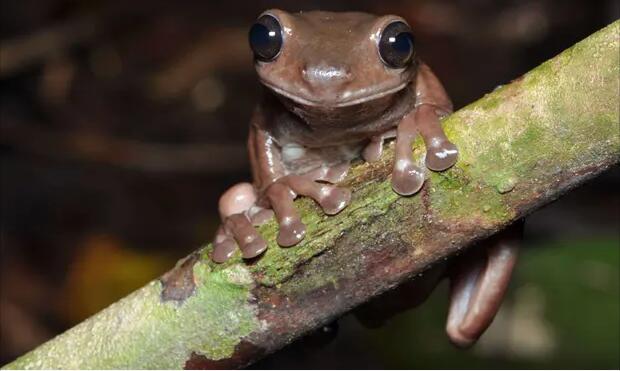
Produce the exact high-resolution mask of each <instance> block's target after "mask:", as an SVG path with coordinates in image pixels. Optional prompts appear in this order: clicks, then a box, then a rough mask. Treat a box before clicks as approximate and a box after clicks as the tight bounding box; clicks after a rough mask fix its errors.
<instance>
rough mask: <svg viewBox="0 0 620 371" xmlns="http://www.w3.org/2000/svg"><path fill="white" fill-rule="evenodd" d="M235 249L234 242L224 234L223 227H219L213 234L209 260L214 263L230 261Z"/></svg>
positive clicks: (235, 244)
mask: <svg viewBox="0 0 620 371" xmlns="http://www.w3.org/2000/svg"><path fill="white" fill-rule="evenodd" d="M236 249H237V243H236V242H235V240H234V239H233V238H232V237H231V236H230V235H228V234H227V233H226V230H225V229H224V226H220V227H219V228H218V230H217V232H216V233H215V239H214V240H213V251H211V259H212V260H213V261H214V262H216V263H224V262H225V261H226V260H228V259H230V257H231V256H232V254H233V253H234V252H235V250H236Z"/></svg>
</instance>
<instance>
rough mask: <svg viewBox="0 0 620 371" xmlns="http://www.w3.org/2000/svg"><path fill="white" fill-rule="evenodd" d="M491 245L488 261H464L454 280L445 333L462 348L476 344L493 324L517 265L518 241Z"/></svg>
mask: <svg viewBox="0 0 620 371" xmlns="http://www.w3.org/2000/svg"><path fill="white" fill-rule="evenodd" d="M488 244H489V245H488V246H487V247H486V249H485V251H486V257H485V256H484V254H482V255H477V256H470V257H468V259H463V260H462V261H460V262H459V264H460V266H459V267H457V269H456V271H455V273H454V274H453V275H452V276H451V281H452V297H451V303H450V311H449V314H448V322H447V325H446V331H447V333H448V336H449V337H450V340H452V342H453V343H455V344H456V345H458V346H461V347H468V346H470V345H472V344H473V343H474V342H476V340H477V339H478V338H479V337H480V335H482V333H484V331H485V330H486V329H487V327H489V325H490V324H491V322H492V321H493V318H494V317H495V315H496V314H497V311H498V310H499V307H500V305H501V303H502V300H503V298H504V294H505V293H506V289H507V288H508V283H509V282H510V277H511V275H512V271H513V268H514V266H515V263H516V261H517V255H518V247H519V239H518V238H511V237H506V236H502V237H501V238H497V239H494V240H492V241H489V242H488Z"/></svg>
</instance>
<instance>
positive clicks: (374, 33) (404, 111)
mask: <svg viewBox="0 0 620 371" xmlns="http://www.w3.org/2000/svg"><path fill="white" fill-rule="evenodd" d="M249 41H250V46H251V48H252V51H253V53H254V60H255V67H256V71H257V73H258V77H259V79H260V82H261V83H262V85H263V86H264V94H263V97H262V100H261V102H260V104H259V105H258V106H257V107H256V109H255V111H254V113H253V116H252V119H251V123H250V133H249V139H248V149H249V154H250V161H251V165H252V173H253V178H254V179H253V180H254V182H253V184H249V183H241V184H237V185H235V186H234V187H232V188H231V189H229V190H228V191H227V192H226V193H225V194H224V195H223V196H222V197H221V199H220V204H219V210H220V215H221V217H222V220H223V224H222V226H221V227H220V228H219V229H218V232H217V234H216V237H215V240H214V249H213V252H212V254H211V257H212V259H213V260H214V261H216V262H224V261H226V260H227V259H228V258H230V257H231V256H232V254H233V253H234V252H235V251H236V250H237V249H240V250H241V254H242V256H243V258H254V257H256V256H258V255H260V254H261V253H262V252H263V251H265V249H266V248H267V244H266V242H265V241H264V239H263V238H262V237H261V236H260V235H259V234H258V232H257V230H256V229H255V226H257V225H259V224H261V223H263V222H264V221H266V220H267V219H269V218H270V217H271V216H272V215H273V213H275V217H276V219H277V221H278V223H279V233H278V237H277V242H278V244H279V245H280V246H282V247H289V246H293V245H295V244H297V243H298V242H299V241H301V240H302V239H303V238H304V236H305V231H306V229H305V226H304V224H303V223H302V221H301V218H300V216H299V214H298V213H297V211H296V209H295V206H294V203H293V201H294V199H295V198H296V197H298V196H307V197H310V198H312V199H314V200H315V201H316V202H317V203H318V204H319V205H320V206H321V208H322V209H323V211H324V212H325V213H326V214H329V215H333V214H337V213H338V212H340V211H341V210H342V209H343V208H345V207H346V206H347V204H348V203H349V201H350V198H351V194H350V191H349V190H348V189H345V188H342V187H338V186H337V185H336V184H337V183H338V182H339V181H341V180H342V179H343V178H344V177H345V176H346V173H347V171H348V169H349V164H350V162H351V160H353V159H355V158H358V157H360V156H361V157H362V158H363V159H364V160H366V161H375V160H377V159H379V157H380V156H381V152H382V149H383V142H384V141H385V140H386V139H390V138H394V137H395V138H396V141H395V144H394V146H395V151H394V154H395V159H394V165H393V172H392V180H391V181H392V188H393V189H394V191H395V192H397V193H398V194H401V195H404V196H408V195H413V194H415V193H416V192H418V191H419V190H420V188H421V187H422V185H423V184H424V174H425V171H424V169H423V168H421V167H420V166H419V165H418V164H416V163H415V162H414V161H413V158H412V145H413V142H414V140H415V139H416V137H417V136H418V135H420V136H421V137H422V139H423V140H424V144H425V146H426V156H425V160H424V162H425V166H426V167H427V168H428V169H430V170H432V171H443V170H446V169H448V168H450V167H451V166H452V165H454V163H455V162H456V161H457V158H458V150H457V148H456V146H455V145H454V144H453V143H451V142H450V141H449V140H448V138H447V137H446V135H445V134H444V132H443V130H442V127H441V123H440V119H441V118H442V117H443V116H445V115H447V114H449V113H451V112H452V103H451V101H450V99H449V97H448V96H447V94H446V92H445V90H444V88H443V86H442V85H441V83H440V82H439V80H438V79H437V77H436V76H435V74H434V73H433V72H432V71H431V69H430V68H429V67H428V66H427V65H426V64H424V63H423V62H422V61H421V60H420V59H419V57H418V56H417V54H416V47H415V39H414V36H413V33H412V30H411V27H410V26H409V25H408V24H407V22H406V21H405V20H404V19H402V18H400V17H397V16H392V15H388V16H375V15H371V14H366V13H358V12H347V13H332V12H322V11H311V12H300V13H296V14H291V13H287V12H284V11H281V10H275V9H274V10H268V11H266V12H264V13H263V14H262V15H260V16H259V17H258V19H257V21H256V23H254V25H253V26H252V28H251V29H250V33H249ZM493 251H495V250H494V249H491V250H490V252H489V256H490V257H491V258H489V259H488V262H489V263H492V262H494V261H497V259H495V260H494V259H493V256H494V255H493ZM502 251H503V250H502ZM511 252H512V250H511ZM496 255H497V254H496ZM509 255H511V256H513V257H514V254H512V253H511V254H509ZM492 265H493V264H490V266H491V267H492ZM500 265H501V264H500ZM498 266H499V265H498ZM487 268H489V267H487ZM501 268H502V270H500V272H499V273H497V272H495V271H496V270H493V269H486V270H485V269H482V270H481V269H480V266H479V264H475V265H474V266H473V267H472V269H471V270H470V271H467V270H466V269H465V270H464V271H463V270H462V269H461V273H459V274H458V275H457V276H455V277H456V278H455V281H454V282H455V284H454V285H453V286H454V287H455V291H454V292H455V293H454V295H453V299H454V300H453V305H452V308H453V310H451V313H450V321H449V326H448V332H449V334H450V336H451V338H452V339H453V340H454V341H455V342H457V343H459V344H461V345H466V344H468V343H471V342H472V341H474V340H475V339H476V338H477V336H479V334H480V333H481V332H482V331H484V328H486V325H485V326H482V327H484V328H482V329H481V330H475V331H469V332H470V333H468V334H463V333H462V331H460V330H459V324H460V323H463V322H464V321H465V320H467V318H468V317H467V316H468V315H469V316H470V317H471V316H473V318H474V322H475V323H476V324H478V325H477V327H476V326H474V327H476V328H479V327H481V326H479V324H480V323H485V321H486V322H490V320H491V319H492V318H493V316H494V315H495V311H496V310H497V307H498V306H499V302H500V301H501V297H502V295H503V289H501V290H497V288H498V287H499V286H494V287H491V289H489V287H490V286H493V285H492V283H493V282H499V281H501V280H504V281H507V279H508V277H510V271H511V269H506V264H503V265H502V267H501ZM510 268H511V267H510ZM485 272H492V273H494V274H495V275H493V276H490V275H489V274H486V275H485V274H484V273H485ZM498 274H499V275H500V276H498ZM459 277H460V278H459ZM489 280H491V285H490V286H489V284H488V281H489ZM493 280H495V281H493ZM502 282H503V281H502ZM500 286H502V285H500ZM503 287H504V289H505V285H504V286H503ZM481 288H482V293H479V292H478V291H480V289H481ZM489 295H491V296H490V297H489ZM472 298H474V299H475V300H472ZM489 303H496V304H497V305H486V306H485V304H489ZM481 305H482V308H483V309H484V310H480V306H481ZM471 310H473V311H475V312H476V313H474V314H471V313H472V312H471ZM468 321H470V322H471V318H469V319H468ZM470 327H471V326H470Z"/></svg>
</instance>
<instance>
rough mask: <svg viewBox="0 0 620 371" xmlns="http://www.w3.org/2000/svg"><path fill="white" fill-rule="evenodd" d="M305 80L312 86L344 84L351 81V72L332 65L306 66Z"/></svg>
mask: <svg viewBox="0 0 620 371" xmlns="http://www.w3.org/2000/svg"><path fill="white" fill-rule="evenodd" d="M302 75H303V77H304V80H306V81H307V82H308V83H309V84H310V85H322V86H325V85H331V84H338V85H339V84H342V83H344V82H348V81H349V80H350V79H351V72H350V71H349V69H348V68H345V67H342V66H332V65H325V64H321V65H314V66H306V67H304V69H303V70H302Z"/></svg>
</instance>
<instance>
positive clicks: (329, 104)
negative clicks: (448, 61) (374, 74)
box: [261, 79, 410, 108]
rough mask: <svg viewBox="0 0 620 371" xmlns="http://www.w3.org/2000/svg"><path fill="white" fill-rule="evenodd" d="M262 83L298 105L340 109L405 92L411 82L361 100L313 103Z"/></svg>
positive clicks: (263, 81) (265, 82)
mask: <svg viewBox="0 0 620 371" xmlns="http://www.w3.org/2000/svg"><path fill="white" fill-rule="evenodd" d="M261 83H262V84H263V85H265V86H266V87H268V88H269V89H270V90H272V91H273V92H274V93H276V94H278V95H281V96H283V97H286V98H288V99H290V100H292V101H293V102H295V103H298V104H302V105H305V106H310V107H325V108H340V107H348V106H354V105H356V104H361V103H366V102H369V101H373V100H376V99H380V98H383V97H386V96H388V95H391V94H394V93H397V92H399V91H401V90H403V89H404V88H405V87H407V85H408V84H409V83H410V82H403V83H402V84H400V85H397V86H395V87H393V88H390V89H386V90H383V91H380V92H377V93H375V94H371V95H366V96H363V97H359V98H356V99H351V100H342V101H335V102H322V101H313V100H310V99H307V98H303V97H300V96H299V95H297V94H293V93H291V92H288V91H286V90H284V89H281V88H279V87H277V86H275V85H273V84H271V83H269V82H267V81H265V80H262V79H261Z"/></svg>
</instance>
